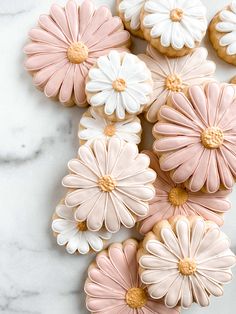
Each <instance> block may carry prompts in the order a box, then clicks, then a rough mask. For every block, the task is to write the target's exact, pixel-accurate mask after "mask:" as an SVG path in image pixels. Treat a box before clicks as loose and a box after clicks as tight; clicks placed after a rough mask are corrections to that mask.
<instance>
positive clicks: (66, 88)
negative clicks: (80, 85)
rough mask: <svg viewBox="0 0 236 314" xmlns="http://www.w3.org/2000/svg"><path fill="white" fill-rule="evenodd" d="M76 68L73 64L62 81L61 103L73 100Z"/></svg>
mask: <svg viewBox="0 0 236 314" xmlns="http://www.w3.org/2000/svg"><path fill="white" fill-rule="evenodd" d="M74 70H75V68H74V66H73V65H72V64H71V65H70V67H69V69H68V71H67V73H66V75H65V78H64V80H63V82H62V85H61V89H60V93H59V101H60V102H61V103H68V102H69V101H70V100H71V96H72V94H73V90H74Z"/></svg>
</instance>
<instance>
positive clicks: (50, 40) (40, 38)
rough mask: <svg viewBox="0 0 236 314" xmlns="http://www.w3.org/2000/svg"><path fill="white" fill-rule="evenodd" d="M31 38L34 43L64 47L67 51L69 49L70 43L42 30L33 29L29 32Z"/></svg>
mask: <svg viewBox="0 0 236 314" xmlns="http://www.w3.org/2000/svg"><path fill="white" fill-rule="evenodd" d="M29 38H30V39H31V40H33V41H36V42H40V43H45V44H49V45H53V46H57V47H63V48H65V49H67V48H68V43H65V42H63V41H61V40H60V39H58V38H56V37H55V36H53V35H51V34H50V33H48V32H46V31H45V30H43V29H41V28H33V29H31V31H30V32H29Z"/></svg>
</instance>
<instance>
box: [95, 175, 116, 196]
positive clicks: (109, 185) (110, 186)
mask: <svg viewBox="0 0 236 314" xmlns="http://www.w3.org/2000/svg"><path fill="white" fill-rule="evenodd" d="M98 186H99V187H100V189H101V190H102V191H103V192H111V191H113V190H114V188H115V187H116V181H115V180H114V179H112V177H110V176H104V177H101V178H99V180H98Z"/></svg>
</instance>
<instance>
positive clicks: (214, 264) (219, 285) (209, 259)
mask: <svg viewBox="0 0 236 314" xmlns="http://www.w3.org/2000/svg"><path fill="white" fill-rule="evenodd" d="M138 261H139V265H140V278H141V281H142V282H143V284H145V285H147V287H148V293H149V295H150V296H151V297H152V298H153V299H157V300H159V299H162V298H164V302H165V305H166V306H167V307H169V308H173V307H175V306H176V305H180V306H181V307H183V308H189V307H190V306H191V305H192V303H197V304H199V305H200V306H208V305H209V304H210V297H211V295H213V296H216V297H220V296H222V295H223V292H224V291H223V286H224V284H226V283H228V282H230V281H231V279H232V271H231V268H232V267H233V266H235V264H236V256H235V255H234V253H233V252H232V251H231V250H230V241H229V239H228V238H227V236H226V235H225V234H224V233H223V232H221V231H220V228H219V227H218V226H217V225H216V224H214V223H213V222H210V221H204V220H203V218H201V217H196V216H195V217H191V218H187V217H183V216H179V217H175V218H174V219H171V220H170V221H169V222H168V221H167V220H163V221H161V222H160V223H158V224H156V225H155V227H154V228H153V231H152V232H149V233H148V234H147V235H146V237H145V238H144V241H143V248H141V249H140V250H139V252H138Z"/></svg>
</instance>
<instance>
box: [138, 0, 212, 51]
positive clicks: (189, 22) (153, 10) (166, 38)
mask: <svg viewBox="0 0 236 314" xmlns="http://www.w3.org/2000/svg"><path fill="white" fill-rule="evenodd" d="M144 13H145V14H144V18H143V27H144V30H145V29H147V30H148V36H147V37H148V38H147V39H149V37H151V40H152V39H157V38H158V39H159V41H160V45H161V46H162V47H164V48H167V47H171V48H173V49H175V50H181V49H183V48H184V47H187V48H190V49H193V48H195V47H196V46H197V44H198V43H200V42H201V40H202V38H203V36H204V35H205V32H206V29H207V20H206V8H205V7H204V6H203V4H202V3H201V1H199V0H193V1H186V0H166V1H161V0H148V1H146V3H145V5H144ZM144 35H145V33H144Z"/></svg>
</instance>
